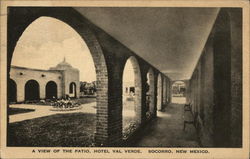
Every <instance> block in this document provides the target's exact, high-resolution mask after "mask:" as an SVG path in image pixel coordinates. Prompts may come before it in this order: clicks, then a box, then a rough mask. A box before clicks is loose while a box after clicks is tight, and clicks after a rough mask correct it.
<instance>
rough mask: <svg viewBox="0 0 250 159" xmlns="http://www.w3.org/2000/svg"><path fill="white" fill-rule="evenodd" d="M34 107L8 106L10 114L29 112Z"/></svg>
mask: <svg viewBox="0 0 250 159" xmlns="http://www.w3.org/2000/svg"><path fill="white" fill-rule="evenodd" d="M33 111H35V110H34V109H23V108H8V114H9V115H14V114H21V113H28V112H33Z"/></svg>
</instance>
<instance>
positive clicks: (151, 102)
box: [146, 68, 156, 117]
mask: <svg viewBox="0 0 250 159" xmlns="http://www.w3.org/2000/svg"><path fill="white" fill-rule="evenodd" d="M154 78H155V77H154V72H153V69H152V68H150V69H149V70H148V73H147V87H148V88H147V93H146V96H147V97H146V104H147V111H148V112H149V113H150V114H149V116H150V115H153V114H154V113H155V110H156V108H155V80H154ZM147 117H148V116H147Z"/></svg>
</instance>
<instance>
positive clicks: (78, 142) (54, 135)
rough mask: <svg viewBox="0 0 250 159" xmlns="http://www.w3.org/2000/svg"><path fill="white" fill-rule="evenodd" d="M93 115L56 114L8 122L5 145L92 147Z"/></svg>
mask: <svg viewBox="0 0 250 159" xmlns="http://www.w3.org/2000/svg"><path fill="white" fill-rule="evenodd" d="M95 125H96V123H95V114H86V113H72V114H56V115H51V116H47V117H41V118H36V119H32V120H26V121H22V122H17V123H11V124H9V129H8V134H9V136H8V146H26V147H30V146H32V147H33V146H37V147H48V146H50V147H89V146H94V131H95Z"/></svg>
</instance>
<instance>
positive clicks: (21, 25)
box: [7, 7, 109, 143]
mask: <svg viewBox="0 0 250 159" xmlns="http://www.w3.org/2000/svg"><path fill="white" fill-rule="evenodd" d="M42 16H45V17H52V18H55V19H57V20H61V21H62V22H64V23H65V25H69V26H71V27H72V29H74V30H75V31H76V32H77V33H78V34H79V35H80V36H81V37H82V39H83V41H84V42H85V43H86V44H87V46H88V48H89V50H90V53H91V55H92V58H93V61H94V64H95V69H96V80H97V116H96V121H97V124H96V125H98V127H96V140H97V142H98V143H105V142H107V137H108V136H109V134H108V130H107V129H104V128H107V124H108V121H106V122H104V121H103V118H105V119H106V120H108V119H107V117H106V116H107V113H108V71H107V65H106V61H105V57H104V54H103V51H102V48H101V46H100V44H99V42H98V39H97V38H96V37H95V34H94V33H93V32H92V30H91V29H90V28H89V24H88V23H87V22H86V21H85V19H84V18H83V17H82V15H80V14H79V13H78V12H77V11H75V10H74V9H73V8H70V7H62V8H58V7H48V8H46V7H45V8H44V7H43V8H39V7H25V8H20V7H12V8H10V9H9V12H8V31H7V36H8V38H7V43H8V46H7V54H8V56H7V69H8V71H7V72H8V85H9V82H10V80H9V78H10V65H11V59H12V56H13V52H14V49H15V46H16V44H17V41H18V40H19V38H20V37H21V35H22V33H23V32H24V31H25V29H26V28H27V27H28V26H29V25H30V24H31V23H32V22H33V21H35V20H36V19H38V18H39V17H42ZM24 17H25V18H24ZM9 93H10V92H8V95H9ZM103 110H106V111H105V113H106V114H105V113H103Z"/></svg>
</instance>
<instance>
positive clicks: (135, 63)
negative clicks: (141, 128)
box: [122, 56, 142, 123]
mask: <svg viewBox="0 0 250 159" xmlns="http://www.w3.org/2000/svg"><path fill="white" fill-rule="evenodd" d="M128 60H130V61H131V64H132V67H133V71H134V84H135V99H134V101H135V112H136V120H137V121H138V123H141V122H142V121H141V115H142V114H141V109H142V104H141V98H142V92H141V89H142V88H141V87H142V82H141V70H140V65H139V63H138V60H137V59H136V58H135V57H134V56H130V57H129V58H128V59H127V60H126V63H127V62H128ZM126 63H125V65H126ZM125 65H124V67H123V72H124V69H125ZM122 75H123V74H122Z"/></svg>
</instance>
